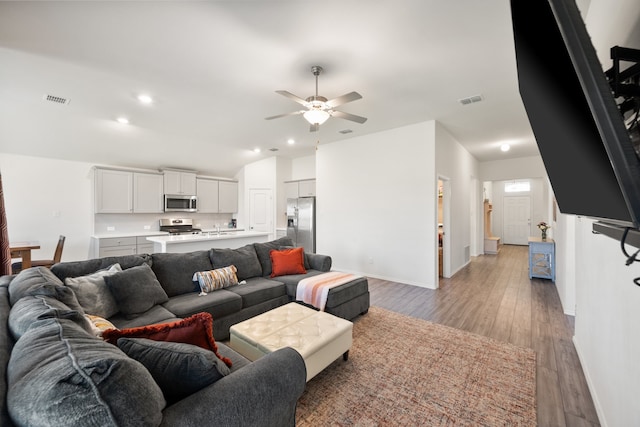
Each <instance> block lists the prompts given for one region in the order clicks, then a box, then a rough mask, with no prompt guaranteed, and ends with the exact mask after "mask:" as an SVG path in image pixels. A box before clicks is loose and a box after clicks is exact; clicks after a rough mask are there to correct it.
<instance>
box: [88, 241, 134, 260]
mask: <svg viewBox="0 0 640 427" xmlns="http://www.w3.org/2000/svg"><path fill="white" fill-rule="evenodd" d="M136 251H137V247H136V238H135V237H107V238H104V239H99V242H98V256H99V257H100V258H104V257H109V256H122V255H134V254H135V253H136Z"/></svg>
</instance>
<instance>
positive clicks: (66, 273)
mask: <svg viewBox="0 0 640 427" xmlns="http://www.w3.org/2000/svg"><path fill="white" fill-rule="evenodd" d="M113 264H120V267H122V269H123V270H126V269H127V268H131V267H135V266H136V265H141V264H148V265H151V256H150V255H123V256H112V257H104V258H94V259H89V260H86V261H66V262H61V263H58V264H55V265H54V266H52V267H51V272H53V274H55V275H56V276H57V277H58V278H59V279H60V280H62V281H64V279H66V278H67V277H78V276H86V275H87V274H91V273H95V272H96V271H98V270H104V269H105V268H108V267H109V266H111V265H113Z"/></svg>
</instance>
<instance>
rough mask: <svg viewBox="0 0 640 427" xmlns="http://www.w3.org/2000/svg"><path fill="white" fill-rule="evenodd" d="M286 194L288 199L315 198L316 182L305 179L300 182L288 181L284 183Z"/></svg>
mask: <svg viewBox="0 0 640 427" xmlns="http://www.w3.org/2000/svg"><path fill="white" fill-rule="evenodd" d="M284 192H285V196H286V198H287V199H296V198H298V197H309V196H315V195H316V180H315V179H304V180H300V181H287V182H285V183H284Z"/></svg>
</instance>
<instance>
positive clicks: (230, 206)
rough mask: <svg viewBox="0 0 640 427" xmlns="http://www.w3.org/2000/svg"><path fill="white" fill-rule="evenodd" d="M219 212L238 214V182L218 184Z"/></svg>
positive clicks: (221, 182)
mask: <svg viewBox="0 0 640 427" xmlns="http://www.w3.org/2000/svg"><path fill="white" fill-rule="evenodd" d="M218 212H220V213H236V212H238V183H237V182H236V181H219V182H218Z"/></svg>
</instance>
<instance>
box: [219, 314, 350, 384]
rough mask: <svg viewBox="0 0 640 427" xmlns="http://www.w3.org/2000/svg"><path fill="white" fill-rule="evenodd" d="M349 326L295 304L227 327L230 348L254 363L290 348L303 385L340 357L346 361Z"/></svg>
mask: <svg viewBox="0 0 640 427" xmlns="http://www.w3.org/2000/svg"><path fill="white" fill-rule="evenodd" d="M352 331H353V323H351V322H350V321H348V320H345V319H342V318H340V317H337V316H334V315H332V314H329V313H325V312H323V311H316V310H313V309H311V308H308V307H305V306H303V305H301V304H297V303H295V302H292V303H289V304H286V305H283V306H281V307H278V308H274V309H273V310H270V311H267V312H266V313H262V314H260V315H258V316H256V317H253V318H251V319H248V320H245V321H244V322H240V323H237V324H235V325H233V326H231V329H230V335H231V338H230V342H229V345H230V346H231V348H233V349H234V350H236V351H237V352H238V353H240V354H242V355H243V356H244V357H246V358H247V359H249V360H252V361H253V360H256V359H258V358H260V357H262V356H264V355H265V354H268V353H271V352H273V351H275V350H277V349H279V348H282V347H292V348H294V349H295V350H296V351H298V353H300V354H301V355H302V358H303V359H304V362H305V365H306V366H307V381H309V380H310V379H311V378H313V377H314V376H316V375H317V374H318V373H319V372H320V371H322V370H323V369H324V368H326V367H327V366H329V365H330V364H331V363H332V362H333V361H334V360H336V359H337V358H338V357H340V355H342V356H343V358H344V360H345V361H346V360H347V358H348V355H349V349H350V348H351V343H352Z"/></svg>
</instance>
